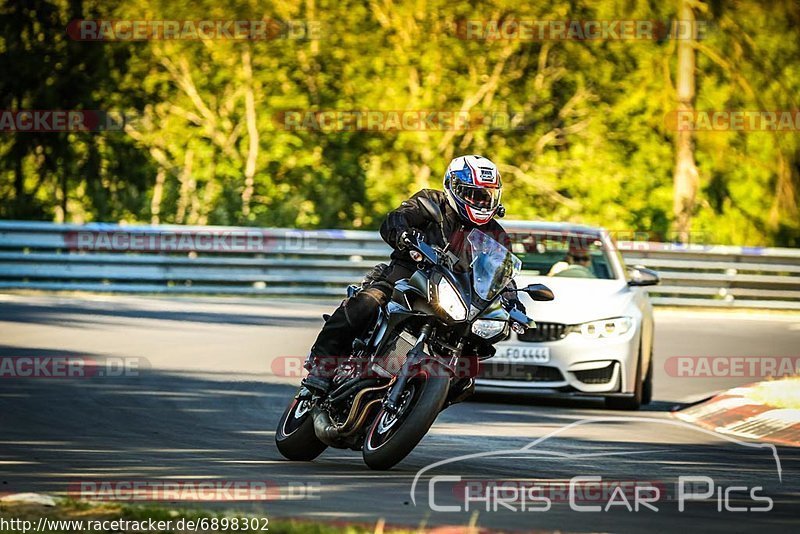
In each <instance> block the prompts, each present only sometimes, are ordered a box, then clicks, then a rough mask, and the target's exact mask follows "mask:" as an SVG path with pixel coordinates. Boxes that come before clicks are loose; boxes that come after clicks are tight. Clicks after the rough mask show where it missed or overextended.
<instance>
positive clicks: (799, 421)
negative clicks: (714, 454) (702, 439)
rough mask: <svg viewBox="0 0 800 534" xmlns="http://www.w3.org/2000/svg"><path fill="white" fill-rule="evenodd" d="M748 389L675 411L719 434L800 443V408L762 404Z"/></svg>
mask: <svg viewBox="0 0 800 534" xmlns="http://www.w3.org/2000/svg"><path fill="white" fill-rule="evenodd" d="M748 391H749V388H748V387H740V388H734V389H731V390H729V391H726V392H725V393H723V394H720V395H717V396H716V397H713V398H712V399H710V400H707V401H705V402H701V403H700V404H697V405H695V406H691V407H689V408H686V409H684V410H680V411H676V412H672V415H673V416H674V417H676V418H677V419H680V420H682V421H686V422H689V423H693V424H696V425H698V426H702V427H704V428H708V429H710V430H713V431H714V432H719V433H720V434H727V435H730V436H736V437H739V438H745V439H755V440H759V441H768V442H772V443H778V444H781V445H790V446H793V447H800V410H795V409H786V408H775V407H773V406H769V405H766V404H760V403H758V402H756V401H754V400H751V399H749V398H747V397H746V395H747V393H748Z"/></svg>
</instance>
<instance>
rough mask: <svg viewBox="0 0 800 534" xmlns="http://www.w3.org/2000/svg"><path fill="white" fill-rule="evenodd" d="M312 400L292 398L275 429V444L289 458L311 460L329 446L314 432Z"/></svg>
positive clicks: (303, 460) (302, 460)
mask: <svg viewBox="0 0 800 534" xmlns="http://www.w3.org/2000/svg"><path fill="white" fill-rule="evenodd" d="M311 407H312V406H311V401H310V400H308V399H292V402H291V403H290V404H289V407H288V408H286V411H285V412H283V416H281V420H280V421H279V422H278V428H277V429H276V430H275V445H277V446H278V450H279V451H280V453H281V454H282V455H283V456H284V458H286V459H287V460H295V461H301V462H309V461H311V460H313V459H314V458H316V457H317V456H319V455H320V454H322V451H324V450H325V449H327V448H328V446H327V445H325V444H324V443H322V442H321V441H320V440H319V438H317V435H316V434H315V433H314V418H313V417H312V415H311Z"/></svg>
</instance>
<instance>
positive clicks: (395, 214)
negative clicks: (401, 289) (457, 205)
mask: <svg viewBox="0 0 800 534" xmlns="http://www.w3.org/2000/svg"><path fill="white" fill-rule="evenodd" d="M420 198H429V199H431V200H433V201H434V202H436V203H437V204H438V205H439V208H441V210H442V215H443V216H444V223H443V225H442V226H443V227H444V237H445V238H446V239H447V243H450V250H452V251H453V252H455V253H456V254H459V252H461V250H462V249H463V246H464V241H465V240H466V237H467V235H468V234H469V232H470V230H472V229H473V228H478V229H480V231H481V232H483V233H485V234H486V235H488V236H490V237H491V238H492V239H494V240H496V241H497V242H498V243H500V244H501V245H503V246H505V247H506V248H508V249H511V239H510V238H509V237H508V234H507V233H506V231H505V229H503V227H502V226H500V223H498V222H497V221H496V220H494V219H492V220H490V221H489V222H488V223H486V224H483V225H480V226H479V225H477V224H473V223H471V222H465V221H464V220H462V218H461V217H460V216H459V214H458V212H456V211H455V210H454V209H453V208H452V207H451V206H450V204H449V203H448V202H447V197H446V196H445V194H444V192H443V191H437V190H435V189H423V190H422V191H419V192H418V193H416V194H415V195H414V196H412V197H411V198H410V199H408V200H406V201H405V202H403V203H402V204H400V207H399V208H397V209H396V210H394V211H392V212H390V213H389V215H387V216H386V220H385V221H383V224H382V225H381V237H382V238H383V240H384V241H386V243H388V244H389V246H390V247H392V248H393V249H394V251H393V252H392V256H391V258H392V262H393V263H395V264H399V265H401V266H402V267H405V268H406V269H410V270H411V271H412V272H413V270H414V269H415V264H414V262H413V261H412V260H411V258H410V257H409V255H408V251H406V250H402V247H401V246H400V243H399V239H400V236H401V235H403V232H405V231H407V230H411V229H415V230H417V231H419V232H421V233H422V234H423V235H424V236H425V242H426V243H428V244H430V245H436V246H439V247H444V246H445V245H446V244H447V243H445V241H444V240H443V239H442V237H443V236H442V232H441V231H440V229H439V226H438V225H437V224H436V222H435V221H432V220H431V219H430V218H429V216H428V213H427V212H426V211H425V209H424V208H423V207H422V206H421V205H420V203H419V199H420Z"/></svg>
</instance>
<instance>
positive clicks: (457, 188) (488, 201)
mask: <svg viewBox="0 0 800 534" xmlns="http://www.w3.org/2000/svg"><path fill="white" fill-rule="evenodd" d="M453 192H454V193H455V194H456V196H458V198H460V199H461V200H462V201H463V202H464V203H465V204H467V205H468V206H471V207H473V208H476V209H480V210H493V209H495V208H497V206H498V205H499V204H500V189H499V188H498V189H488V188H485V187H475V186H472V185H466V184H463V183H456V184H455V185H454V187H453Z"/></svg>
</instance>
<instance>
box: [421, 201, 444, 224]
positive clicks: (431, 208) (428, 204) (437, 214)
mask: <svg viewBox="0 0 800 534" xmlns="http://www.w3.org/2000/svg"><path fill="white" fill-rule="evenodd" d="M419 203H420V204H421V205H422V207H423V208H424V209H425V211H426V212H427V213H428V215H429V216H430V218H431V219H432V220H434V221H436V224H438V225H441V224H442V223H443V222H444V215H442V210H441V208H439V205H438V204H437V203H436V202H434V201H433V200H431V199H429V198H425V197H423V198H420V199H419Z"/></svg>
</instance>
